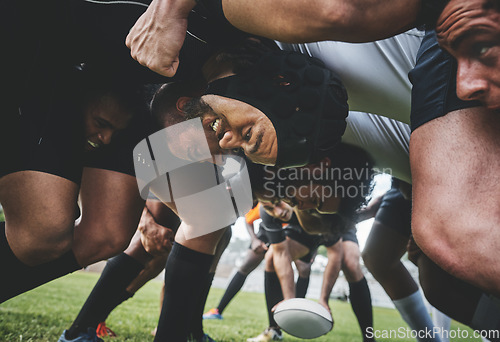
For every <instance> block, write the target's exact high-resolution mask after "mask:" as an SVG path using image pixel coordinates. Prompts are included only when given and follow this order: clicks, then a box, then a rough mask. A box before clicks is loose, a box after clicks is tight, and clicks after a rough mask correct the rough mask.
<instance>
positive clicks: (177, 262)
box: [154, 243, 214, 342]
mask: <svg viewBox="0 0 500 342" xmlns="http://www.w3.org/2000/svg"><path fill="white" fill-rule="evenodd" d="M213 258H214V256H213V255H209V254H204V253H200V252H197V251H194V250H192V249H189V248H187V247H184V246H182V245H181V244H178V243H174V245H173V247H172V251H171V252H170V255H169V257H168V261H167V266H166V269H165V297H164V300H163V306H162V309H161V315H160V319H159V321H158V329H157V331H156V336H155V339H154V340H155V341H156V342H186V340H187V335H188V333H189V325H190V323H191V319H192V317H193V315H194V311H195V309H194V308H196V305H197V303H198V300H199V298H200V296H201V293H202V291H203V280H205V279H206V277H207V274H208V272H209V270H210V266H211V264H212V261H213Z"/></svg>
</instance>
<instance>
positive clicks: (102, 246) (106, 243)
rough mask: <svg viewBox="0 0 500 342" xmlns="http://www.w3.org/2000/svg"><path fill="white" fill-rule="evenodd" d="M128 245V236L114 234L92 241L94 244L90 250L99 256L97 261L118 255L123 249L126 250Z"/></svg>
mask: <svg viewBox="0 0 500 342" xmlns="http://www.w3.org/2000/svg"><path fill="white" fill-rule="evenodd" d="M129 244H130V237H129V236H123V235H120V234H115V235H111V236H104V238H99V239H96V240H94V243H93V244H92V246H90V249H92V250H93V251H95V253H96V254H97V255H99V260H105V259H108V258H111V257H113V256H115V255H118V254H120V253H121V252H123V251H124V250H125V249H127V247H128V246H129ZM96 261H97V260H96Z"/></svg>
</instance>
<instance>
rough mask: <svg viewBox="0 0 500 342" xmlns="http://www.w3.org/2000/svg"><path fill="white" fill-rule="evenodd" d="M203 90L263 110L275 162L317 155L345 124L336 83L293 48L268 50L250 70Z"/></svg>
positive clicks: (343, 100)
mask: <svg viewBox="0 0 500 342" xmlns="http://www.w3.org/2000/svg"><path fill="white" fill-rule="evenodd" d="M205 94H213V95H220V96H224V97H228V98H231V99H235V100H239V101H242V102H245V103H248V104H249V105H251V106H253V107H255V108H257V109H259V110H260V111H262V112H263V113H264V114H266V115H267V116H268V117H269V119H270V120H271V122H272V123H273V125H274V129H275V130H276V135H277V138H278V157H277V160H276V166H278V167H297V166H304V165H306V164H309V163H311V162H315V161H317V160H319V159H320V158H321V157H322V156H323V155H324V154H325V152H327V151H329V150H331V149H332V148H334V147H335V146H336V145H337V144H338V143H339V142H340V140H341V137H342V135H343V134H344V131H345V128H346V121H345V119H346V117H347V115H348V111H349V108H348V105H347V93H346V91H345V88H344V86H343V85H342V82H341V81H340V79H339V78H338V76H337V75H335V74H334V73H333V72H331V71H330V70H328V69H327V68H326V67H325V65H324V63H323V62H322V61H320V60H319V59H317V58H313V57H309V56H306V55H303V54H301V53H298V52H290V51H273V52H269V53H267V54H265V55H264V56H263V57H262V58H261V59H260V61H259V62H258V63H256V65H255V66H254V67H252V68H251V69H249V70H246V71H245V72H242V73H240V74H238V75H234V76H229V77H225V78H222V79H218V80H216V81H214V82H212V83H210V84H209V86H208V90H207V92H206V93H205Z"/></svg>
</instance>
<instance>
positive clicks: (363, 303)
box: [349, 277, 373, 341]
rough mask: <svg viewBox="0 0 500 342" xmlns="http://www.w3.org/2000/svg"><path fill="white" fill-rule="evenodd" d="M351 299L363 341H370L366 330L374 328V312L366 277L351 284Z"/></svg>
mask: <svg viewBox="0 0 500 342" xmlns="http://www.w3.org/2000/svg"><path fill="white" fill-rule="evenodd" d="M349 299H350V301H351V307H352V311H354V314H355V315H356V318H357V319H358V324H359V327H360V328H361V333H362V335H363V340H364V341H369V339H367V338H366V334H367V330H366V329H367V328H372V327H373V312H372V297H371V295H370V289H369V288H368V283H367V282H366V278H365V277H363V279H361V280H360V281H358V282H355V283H349Z"/></svg>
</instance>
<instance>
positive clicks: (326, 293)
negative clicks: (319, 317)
mask: <svg viewBox="0 0 500 342" xmlns="http://www.w3.org/2000/svg"><path fill="white" fill-rule="evenodd" d="M341 244H342V242H338V243H336V244H335V245H333V246H331V247H328V250H327V255H328V263H327V265H326V267H325V271H324V272H323V283H322V285H321V294H320V297H319V298H320V301H323V302H324V303H326V304H328V299H329V298H330V293H331V292H332V289H333V286H334V285H335V283H336V282H337V278H338V276H339V272H340V268H341V266H342V250H341Z"/></svg>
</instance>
